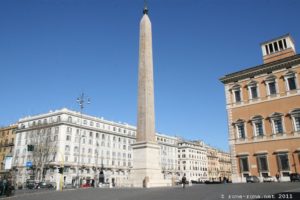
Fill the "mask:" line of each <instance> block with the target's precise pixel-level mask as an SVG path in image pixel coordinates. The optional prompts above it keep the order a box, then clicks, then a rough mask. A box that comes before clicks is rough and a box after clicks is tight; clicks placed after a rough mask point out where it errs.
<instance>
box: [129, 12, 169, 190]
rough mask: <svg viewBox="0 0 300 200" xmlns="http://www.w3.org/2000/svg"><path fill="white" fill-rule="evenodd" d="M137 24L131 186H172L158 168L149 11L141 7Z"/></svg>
mask: <svg viewBox="0 0 300 200" xmlns="http://www.w3.org/2000/svg"><path fill="white" fill-rule="evenodd" d="M143 14H144V15H143V17H142V19H141V22H140V48H139V78H138V79H139V80H138V118H137V139H136V143H135V144H132V149H133V168H132V171H131V177H130V179H131V185H132V186H133V187H161V186H171V180H164V176H163V174H162V172H161V166H160V146H159V145H158V144H157V141H156V137H155V114H154V88H153V58H152V31H151V22H150V19H149V17H148V9H147V7H145V8H144V11H143Z"/></svg>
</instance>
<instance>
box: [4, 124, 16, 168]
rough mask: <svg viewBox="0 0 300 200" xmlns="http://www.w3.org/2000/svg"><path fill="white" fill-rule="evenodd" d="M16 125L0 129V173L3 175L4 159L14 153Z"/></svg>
mask: <svg viewBox="0 0 300 200" xmlns="http://www.w3.org/2000/svg"><path fill="white" fill-rule="evenodd" d="M16 129H17V125H11V126H8V127H3V128H0V162H1V165H0V173H5V172H7V171H8V170H5V159H6V157H8V156H12V154H13V151H14V141H15V131H16Z"/></svg>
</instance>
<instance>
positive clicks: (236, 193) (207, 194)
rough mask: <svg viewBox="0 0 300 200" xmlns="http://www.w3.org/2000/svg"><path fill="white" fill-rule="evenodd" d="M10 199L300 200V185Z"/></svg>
mask: <svg viewBox="0 0 300 200" xmlns="http://www.w3.org/2000/svg"><path fill="white" fill-rule="evenodd" d="M4 199H6V198H4ZM9 199H22V200H96V199H97V200H156V199H157V200H160V199H161V200H166V199H172V200H181V199H183V200H190V199H193V200H206V199H207V200H215V199H216V200H218V199H220V200H221V199H247V200H249V199H269V200H270V199H272V200H273V199H292V200H300V182H297V183H255V184H210V185H205V184H201V185H193V186H188V187H186V188H181V187H179V186H178V187H170V188H150V189H145V188H88V189H76V190H75V189H74V190H65V191H63V192H59V191H53V190H36V191H31V192H26V191H23V192H21V191H17V192H16V194H15V195H14V196H12V197H9Z"/></svg>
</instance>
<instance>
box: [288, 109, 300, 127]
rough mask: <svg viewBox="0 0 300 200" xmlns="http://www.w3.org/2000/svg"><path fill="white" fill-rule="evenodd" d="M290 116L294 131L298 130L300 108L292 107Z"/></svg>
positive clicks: (299, 125)
mask: <svg viewBox="0 0 300 200" xmlns="http://www.w3.org/2000/svg"><path fill="white" fill-rule="evenodd" d="M290 116H291V117H292V121H293V125H294V131H296V132H298V131H300V108H297V109H294V110H293V111H292V112H290Z"/></svg>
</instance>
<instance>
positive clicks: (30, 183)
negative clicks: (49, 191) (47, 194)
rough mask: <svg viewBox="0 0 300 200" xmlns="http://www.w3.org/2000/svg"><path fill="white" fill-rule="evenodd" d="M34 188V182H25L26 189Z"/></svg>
mask: <svg viewBox="0 0 300 200" xmlns="http://www.w3.org/2000/svg"><path fill="white" fill-rule="evenodd" d="M35 186H36V183H35V181H34V180H27V181H26V187H27V188H28V189H34V188H35Z"/></svg>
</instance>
